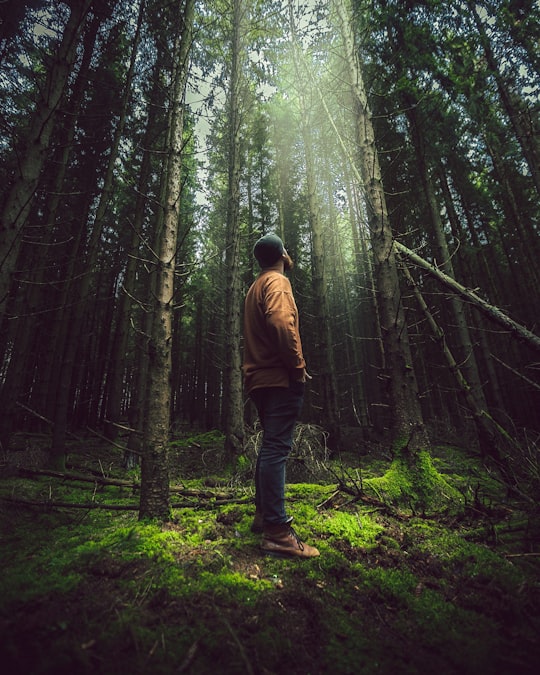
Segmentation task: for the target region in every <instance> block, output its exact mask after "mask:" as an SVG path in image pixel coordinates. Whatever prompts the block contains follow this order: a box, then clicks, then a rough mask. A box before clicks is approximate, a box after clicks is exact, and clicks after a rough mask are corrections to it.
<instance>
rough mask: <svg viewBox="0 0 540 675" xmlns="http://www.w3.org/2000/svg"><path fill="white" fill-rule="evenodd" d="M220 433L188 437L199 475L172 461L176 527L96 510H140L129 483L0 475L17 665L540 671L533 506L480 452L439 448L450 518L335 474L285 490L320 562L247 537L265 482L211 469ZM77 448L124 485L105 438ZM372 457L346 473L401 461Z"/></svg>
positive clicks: (7, 607)
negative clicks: (291, 556)
mask: <svg viewBox="0 0 540 675" xmlns="http://www.w3.org/2000/svg"><path fill="white" fill-rule="evenodd" d="M207 440H208V439H206V440H204V439H203V441H204V442H202V441H201V439H199V441H197V440H196V439H195V440H193V439H192V441H193V444H192V448H193V449H194V450H196V451H198V452H199V457H200V460H201V461H200V466H199V469H198V470H197V467H196V465H195V464H194V463H193V461H192V462H191V464H190V465H189V470H188V468H187V467H184V469H185V470H182V467H180V466H177V467H176V470H173V471H172V474H173V482H174V483H175V484H176V485H181V488H179V489H180V491H179V492H177V493H173V496H172V502H173V503H175V504H176V505H177V507H175V508H173V519H172V520H171V522H169V523H167V524H166V525H159V524H157V523H141V522H139V521H138V520H137V512H136V510H125V511H124V510H106V509H101V508H99V509H98V508H92V506H94V505H97V504H99V505H101V506H103V505H107V504H108V505H111V506H116V507H118V506H122V505H123V506H129V505H136V504H137V499H138V491H137V490H136V489H134V488H131V487H128V486H109V485H100V484H98V483H96V484H93V483H91V482H83V481H76V480H61V479H59V478H56V477H52V476H46V475H43V474H34V475H31V474H25V475H21V474H20V473H19V472H16V471H9V472H7V473H6V475H4V477H3V478H2V479H0V496H1V497H2V501H0V535H1V548H0V554H1V560H2V574H1V576H0V602H1V604H0V664H2V668H3V672H5V673H8V674H10V675H11V674H13V675H15V674H18V673H21V674H22V673H24V674H26V675H41V674H49V673H51V674H52V673H54V674H55V675H56V674H59V673H66V674H67V673H70V674H72V675H77V674H78V673H84V674H86V673H92V674H96V673H98V674H103V675H105V674H107V675H108V674H110V675H122V674H126V675H127V674H129V675H138V674H143V673H144V674H147V673H149V674H152V675H153V674H169V673H170V674H172V673H175V674H176V673H193V674H198V673H223V674H226V673H231V674H234V673H257V674H258V673H260V674H264V675H269V674H274V673H275V674H276V675H278V674H282V673H286V674H291V675H294V674H297V673H298V674H302V675H307V674H309V673H312V674H318V673H325V674H326V673H328V674H334V673H337V674H339V673H351V674H352V673H354V674H356V673H366V674H371V673H384V674H386V673H392V674H396V673H397V674H400V673H410V674H413V673H422V674H424V673H426V674H431V673H435V674H437V675H445V674H453V673H456V674H458V673H460V674H463V673H471V674H473V673H474V674H475V675H478V674H483V673H494V674H495V673H497V674H501V673H502V674H504V673H508V674H510V673H512V674H515V673H533V672H537V667H538V664H539V663H540V637H539V635H540V578H539V574H538V572H539V569H540V528H539V526H538V522H537V520H536V517H537V514H536V515H535V512H534V509H535V507H534V505H531V503H530V502H526V503H525V502H520V501H519V500H516V499H515V498H514V499H513V500H509V499H508V498H507V497H506V496H505V494H504V490H502V488H501V485H500V483H499V482H498V481H496V480H493V479H492V478H490V477H489V476H488V475H487V474H485V472H484V471H483V469H482V468H481V467H479V466H477V465H476V463H475V462H474V461H473V460H471V459H470V457H468V456H466V455H465V454H464V453H462V452H461V451H460V450H457V449H455V448H439V449H438V451H437V453H436V456H435V457H434V459H433V462H434V466H436V468H437V470H438V471H440V472H441V473H444V475H445V478H446V480H447V481H448V484H449V485H451V486H452V487H453V489H455V490H457V491H458V492H459V494H460V495H461V496H462V498H463V508H462V509H461V510H448V511H446V512H444V511H443V512H441V513H440V514H439V515H438V516H435V515H433V514H432V515H431V516H429V517H427V516H425V515H423V514H419V513H415V512H414V509H413V510H410V511H407V510H406V509H400V510H395V509H393V508H391V507H389V508H386V507H385V506H384V505H382V504H379V503H378V501H377V500H375V499H370V500H364V501H363V500H362V499H360V498H356V497H355V496H354V495H352V494H347V493H346V492H343V491H342V490H337V489H336V481H335V480H334V481H332V479H331V478H328V480H320V479H319V480H318V482H304V483H294V484H293V483H291V484H288V486H287V501H288V509H289V512H290V513H291V515H293V516H294V519H295V525H296V529H297V531H298V533H299V534H300V535H301V536H302V537H303V538H305V539H306V541H308V542H309V543H311V544H314V545H316V546H317V547H318V548H319V549H320V551H321V556H320V557H319V558H316V559H313V560H307V561H298V560H281V559H274V558H267V557H264V556H262V555H261V553H260V551H259V548H258V543H259V537H258V536H257V535H254V534H252V533H251V531H250V524H251V520H252V517H253V504H252V485H251V484H250V482H249V481H247V480H239V479H238V478H236V479H235V478H234V477H232V478H231V477H229V478H227V477H226V476H224V475H223V474H220V472H219V470H216V468H215V467H213V466H210V464H211V462H210V461H209V457H211V456H212V453H213V452H214V451H213V450H212V443H211V442H210V443H207V442H206V441H207ZM69 459H70V463H71V466H72V470H73V471H78V472H84V473H85V475H89V474H90V473H91V472H94V473H95V475H101V476H103V475H106V476H109V477H117V478H122V479H124V480H125V479H127V478H128V477H127V476H126V475H125V472H124V471H123V470H122V469H121V453H119V452H118V453H117V454H115V452H114V451H111V450H110V449H108V448H104V447H96V446H95V442H94V448H92V447H90V446H81V447H80V448H79V449H78V451H77V452H75V453H74V454H73V455H72V456H70V458H69ZM333 461H334V462H336V460H333ZM361 464H362V471H361V473H360V472H359V469H358V467H357V466H355V459H354V458H350V457H349V458H348V465H347V467H346V468H345V469H344V468H343V466H338V465H337V464H336V466H334V474H335V475H338V474H340V472H341V475H343V476H348V477H349V478H351V480H352V483H350V485H356V486H358V485H359V484H363V483H364V482H365V481H369V480H370V479H372V478H374V477H375V476H377V475H381V474H383V473H384V471H385V468H386V469H387V468H388V466H387V464H386V465H385V462H384V460H383V459H381V457H380V456H378V457H375V456H374V457H370V456H369V454H367V455H365V456H364V457H363V458H362V462H361ZM197 474H198V475H197ZM131 478H134V479H136V478H137V476H136V474H132V476H131ZM29 502H32V503H29ZM60 502H63V503H70V504H73V505H79V507H81V508H74V507H63V506H58V504H59V503H60ZM39 504H42V505H39ZM84 505H86V507H84Z"/></svg>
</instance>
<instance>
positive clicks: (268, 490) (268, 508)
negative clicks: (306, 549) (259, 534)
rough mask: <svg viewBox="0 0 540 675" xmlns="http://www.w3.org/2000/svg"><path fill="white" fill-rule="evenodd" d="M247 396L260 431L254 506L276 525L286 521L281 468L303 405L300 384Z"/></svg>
mask: <svg viewBox="0 0 540 675" xmlns="http://www.w3.org/2000/svg"><path fill="white" fill-rule="evenodd" d="M250 396H251V399H252V401H253V402H254V403H255V407H256V408H257V412H258V413H259V419H260V421H261V426H262V428H263V439H262V445H261V449H260V450H259V455H258V457H257V466H256V468H255V504H256V507H257V509H258V510H259V511H261V512H262V514H263V518H264V520H265V522H267V523H271V524H274V525H278V524H282V523H286V522H289V520H290V519H289V518H287V514H286V512H285V465H286V462H287V457H288V456H289V453H290V451H291V447H292V441H293V433H294V427H295V425H296V420H297V419H298V417H299V415H300V411H301V409H302V403H303V401H304V383H303V382H294V381H293V382H291V383H290V386H289V387H265V388H262V389H255V390H254V391H252V392H251V394H250Z"/></svg>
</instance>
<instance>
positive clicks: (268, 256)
mask: <svg viewBox="0 0 540 675" xmlns="http://www.w3.org/2000/svg"><path fill="white" fill-rule="evenodd" d="M284 251H285V247H284V246H283V242H282V241H281V239H280V238H279V237H278V236H277V234H265V235H264V237H261V238H260V239H259V240H258V241H257V242H256V244H255V246H254V247H253V255H254V256H255V257H256V258H257V261H258V263H259V265H260V266H261V267H271V266H272V265H273V264H274V263H276V262H277V261H278V260H279V259H280V258H281V256H282V255H283V253H284Z"/></svg>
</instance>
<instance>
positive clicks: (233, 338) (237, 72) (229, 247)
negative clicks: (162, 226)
mask: <svg viewBox="0 0 540 675" xmlns="http://www.w3.org/2000/svg"><path fill="white" fill-rule="evenodd" d="M244 12H245V6H244V2H243V0H234V5H233V34H232V48H231V59H232V64H231V78H230V91H229V97H230V101H229V184H228V195H227V196H228V201H227V234H226V251H225V277H226V281H225V367H224V378H223V392H224V399H223V426H224V429H225V451H226V454H227V456H228V457H229V459H232V458H233V457H235V456H237V455H239V454H240V453H241V452H242V450H243V448H244V410H243V401H242V357H241V352H240V335H241V278H240V264H239V263H240V222H239V221H240V164H241V156H240V141H241V139H240V127H241V124H242V116H241V112H240V105H241V100H240V87H241V78H242V75H241V71H242V66H241V61H242V59H241V54H242V42H241V37H240V35H241V23H242V19H243V15H244Z"/></svg>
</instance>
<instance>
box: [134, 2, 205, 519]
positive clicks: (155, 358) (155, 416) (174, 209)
mask: <svg viewBox="0 0 540 675" xmlns="http://www.w3.org/2000/svg"><path fill="white" fill-rule="evenodd" d="M194 8H195V0H180V1H179V2H178V3H177V6H176V7H175V10H176V11H177V17H176V21H175V28H176V29H177V31H178V32H177V36H176V39H175V48H174V70H173V77H172V83H171V94H170V103H169V105H170V112H169V122H168V152H167V161H166V164H165V166H164V173H165V179H166V180H165V185H166V189H165V200H164V203H163V204H162V208H163V223H162V227H161V228H160V231H159V232H158V238H157V247H156V251H155V256H156V258H155V261H154V276H155V283H154V286H153V293H154V298H153V307H152V326H151V336H150V340H149V355H150V368H149V375H148V386H147V390H146V416H145V434H144V445H143V458H142V467H141V469H142V471H141V497H140V505H139V518H141V519H143V518H159V519H162V520H167V519H168V518H169V516H170V513H169V510H170V509H169V466H168V446H169V433H170V415H171V371H172V362H171V345H172V312H173V303H174V290H175V263H176V257H177V242H178V228H179V216H180V199H181V189H182V180H181V176H182V151H183V147H184V138H183V136H184V100H185V89H186V82H187V77H188V73H189V56H190V52H191V46H192V37H193V22H194V14H195V11H194Z"/></svg>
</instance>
